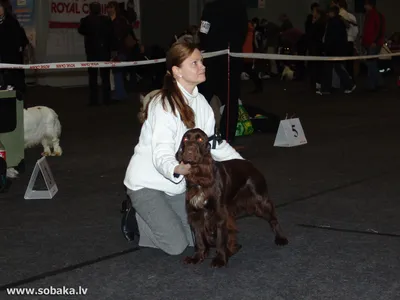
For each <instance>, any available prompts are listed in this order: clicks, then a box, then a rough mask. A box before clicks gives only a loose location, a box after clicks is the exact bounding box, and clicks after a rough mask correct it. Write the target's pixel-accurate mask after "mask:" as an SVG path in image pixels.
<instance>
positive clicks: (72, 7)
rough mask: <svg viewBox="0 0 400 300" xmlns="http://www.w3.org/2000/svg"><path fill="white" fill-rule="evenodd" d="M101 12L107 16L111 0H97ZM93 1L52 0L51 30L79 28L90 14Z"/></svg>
mask: <svg viewBox="0 0 400 300" xmlns="http://www.w3.org/2000/svg"><path fill="white" fill-rule="evenodd" d="M97 1H98V2H99V3H100V4H101V12H102V13H103V14H107V3H108V2H109V0H97ZM91 2H93V0H51V7H50V12H51V16H50V22H49V27H50V28H77V27H78V26H79V22H80V20H81V19H82V18H84V17H86V16H87V15H88V14H89V4H90V3H91Z"/></svg>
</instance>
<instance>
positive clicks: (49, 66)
mask: <svg viewBox="0 0 400 300" xmlns="http://www.w3.org/2000/svg"><path fill="white" fill-rule="evenodd" d="M227 54H229V55H230V56H232V57H240V58H252V59H271V60H301V61H345V60H364V59H373V58H390V57H393V56H400V52H398V53H390V54H379V55H364V56H344V57H329V56H300V55H283V54H262V53H234V52H229V50H228V49H226V50H220V51H215V52H204V53H203V57H204V58H210V57H215V56H221V55H227ZM162 62H165V58H160V59H150V60H140V61H123V62H114V61H105V62H102V61H92V62H57V63H44V64H32V65H20V64H2V63H0V69H28V70H54V69H84V68H115V67H132V66H141V65H151V64H157V63H162Z"/></svg>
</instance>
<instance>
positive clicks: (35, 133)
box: [7, 106, 62, 178]
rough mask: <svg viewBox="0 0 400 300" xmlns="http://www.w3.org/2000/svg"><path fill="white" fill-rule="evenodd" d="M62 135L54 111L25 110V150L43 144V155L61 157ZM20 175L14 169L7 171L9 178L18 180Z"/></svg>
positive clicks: (44, 109)
mask: <svg viewBox="0 0 400 300" xmlns="http://www.w3.org/2000/svg"><path fill="white" fill-rule="evenodd" d="M60 135H61V124H60V120H59V119H58V115H57V114H56V113H55V111H54V110H52V109H51V108H48V107H46V106H35V107H30V108H28V109H24V136H25V149H26V148H30V147H34V146H37V145H39V144H40V143H41V144H42V146H43V153H42V155H44V156H61V155H62V149H61V147H60ZM51 149H53V151H51ZM18 175H19V173H18V171H17V170H15V169H14V168H8V169H7V177H8V178H17V177H18Z"/></svg>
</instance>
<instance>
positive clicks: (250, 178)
mask: <svg viewBox="0 0 400 300" xmlns="http://www.w3.org/2000/svg"><path fill="white" fill-rule="evenodd" d="M210 148H211V147H210V144H209V142H208V137H207V135H206V134H205V133H204V132H203V131H202V130H200V129H192V130H189V131H187V132H186V133H185V135H184V136H183V138H182V142H181V147H180V149H179V151H178V152H177V154H176V158H177V160H178V161H179V162H184V163H187V164H190V165H191V169H190V170H191V173H190V174H189V175H187V176H186V177H185V178H186V182H187V191H186V210H187V214H188V222H189V224H190V225H191V227H192V229H193V231H194V234H195V246H196V251H195V253H194V255H193V256H191V257H186V258H185V263H187V264H197V263H200V262H202V261H203V260H204V259H205V258H206V257H207V255H208V252H209V248H210V247H216V253H217V254H216V257H214V259H213V260H212V263H211V265H212V266H213V267H222V266H225V265H226V264H227V262H228V259H229V257H231V256H232V255H234V254H235V253H236V252H237V251H239V249H240V248H241V246H240V245H238V244H237V242H236V233H237V229H236V216H237V215H238V214H243V213H246V214H250V215H257V216H259V217H261V218H264V219H266V220H267V221H268V222H269V224H270V226H271V228H272V231H273V232H274V234H275V243H276V244H277V245H286V244H287V243H288V240H287V238H286V237H285V236H284V235H283V233H282V230H281V228H280V226H279V223H278V220H277V217H276V213H275V208H274V204H273V203H272V201H271V200H270V199H269V197H268V191H267V184H266V181H265V178H264V176H263V175H262V174H261V173H260V172H259V171H258V170H257V169H256V168H255V167H254V166H253V164H252V163H251V162H249V161H247V160H240V159H234V160H229V161H224V162H216V161H214V160H213V159H212V157H211V153H210Z"/></svg>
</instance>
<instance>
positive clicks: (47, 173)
mask: <svg viewBox="0 0 400 300" xmlns="http://www.w3.org/2000/svg"><path fill="white" fill-rule="evenodd" d="M39 171H40V172H41V173H42V175H43V179H44V182H45V183H46V187H47V190H43V191H35V190H33V187H34V185H35V181H36V179H37V177H38V175H39ZM57 192H58V187H57V184H56V181H55V180H54V177H53V173H52V172H51V170H50V166H49V164H48V163H47V160H46V157H45V156H43V157H42V158H41V159H39V160H38V161H37V162H36V164H35V168H34V169H33V172H32V175H31V179H30V180H29V183H28V187H27V188H26V191H25V196H24V198H25V199H52V198H53V197H54V195H55V194H56V193H57Z"/></svg>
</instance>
